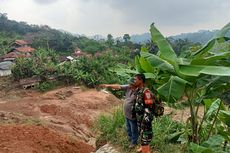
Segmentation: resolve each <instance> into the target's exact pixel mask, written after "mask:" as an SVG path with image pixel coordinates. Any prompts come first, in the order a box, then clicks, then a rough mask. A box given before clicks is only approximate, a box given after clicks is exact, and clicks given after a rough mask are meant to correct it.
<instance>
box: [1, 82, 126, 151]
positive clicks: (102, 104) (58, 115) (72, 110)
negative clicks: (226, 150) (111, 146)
mask: <svg viewBox="0 0 230 153" xmlns="http://www.w3.org/2000/svg"><path fill="white" fill-rule="evenodd" d="M121 103H122V102H121V101H120V100H119V99H117V98H116V97H115V96H113V95H111V94H107V93H105V92H101V91H97V90H95V89H82V88H81V87H78V86H68V87H60V88H58V89H54V90H52V91H48V92H45V93H41V92H39V91H36V90H34V89H27V90H24V89H22V88H21V87H20V86H19V85H18V84H17V82H13V81H12V80H11V79H10V78H0V153H45V152H47V153H90V152H92V151H94V150H95V136H96V135H95V132H94V131H93V129H92V128H93V123H94V122H95V121H96V119H97V117H98V116H99V115H100V114H101V113H106V112H109V111H111V109H112V108H113V107H114V106H116V105H120V104H121Z"/></svg>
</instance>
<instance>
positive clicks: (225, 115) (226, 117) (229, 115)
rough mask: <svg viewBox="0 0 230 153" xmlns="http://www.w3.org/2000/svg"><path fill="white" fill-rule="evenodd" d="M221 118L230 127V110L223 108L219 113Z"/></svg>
mask: <svg viewBox="0 0 230 153" xmlns="http://www.w3.org/2000/svg"><path fill="white" fill-rule="evenodd" d="M219 118H220V120H221V121H222V122H224V123H225V124H226V125H227V126H228V127H230V111H225V110H221V111H220V114H219Z"/></svg>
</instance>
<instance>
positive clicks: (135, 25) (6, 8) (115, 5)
mask: <svg viewBox="0 0 230 153" xmlns="http://www.w3.org/2000/svg"><path fill="white" fill-rule="evenodd" d="M0 13H7V16H8V18H9V19H11V20H16V21H25V22H27V23H28V24H37V25H48V26H50V27H51V28H55V29H62V30H65V31H68V32H71V33H74V34H85V35H87V36H92V35H95V34H100V35H103V36H107V35H108V34H112V35H113V36H114V37H118V36H123V35H124V34H125V33H128V34H130V35H133V34H142V33H146V32H149V27H150V25H151V23H153V22H154V23H155V25H156V27H157V28H158V29H159V30H160V31H161V33H162V34H163V35H165V36H171V35H176V34H181V33H187V32H196V31H198V30H214V29H220V28H222V27H223V26H224V25H226V24H227V23H228V22H230V0H0Z"/></svg>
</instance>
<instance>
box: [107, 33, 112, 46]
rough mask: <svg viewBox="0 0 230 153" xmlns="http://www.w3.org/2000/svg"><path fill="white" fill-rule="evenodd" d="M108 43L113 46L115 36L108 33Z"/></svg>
mask: <svg viewBox="0 0 230 153" xmlns="http://www.w3.org/2000/svg"><path fill="white" fill-rule="evenodd" d="M106 43H107V44H108V46H109V47H112V46H113V44H114V39H113V36H112V35H111V34H108V35H107V41H106Z"/></svg>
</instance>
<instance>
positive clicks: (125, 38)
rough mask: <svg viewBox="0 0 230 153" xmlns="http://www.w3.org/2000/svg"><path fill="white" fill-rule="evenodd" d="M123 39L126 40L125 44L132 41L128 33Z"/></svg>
mask: <svg viewBox="0 0 230 153" xmlns="http://www.w3.org/2000/svg"><path fill="white" fill-rule="evenodd" d="M123 39H124V41H125V43H126V44H127V42H128V41H130V36H129V34H127V33H126V34H124V36H123Z"/></svg>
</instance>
